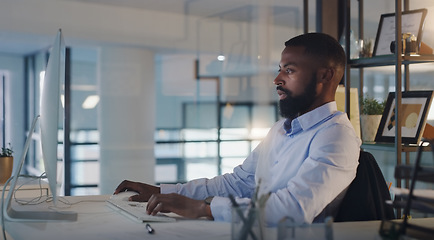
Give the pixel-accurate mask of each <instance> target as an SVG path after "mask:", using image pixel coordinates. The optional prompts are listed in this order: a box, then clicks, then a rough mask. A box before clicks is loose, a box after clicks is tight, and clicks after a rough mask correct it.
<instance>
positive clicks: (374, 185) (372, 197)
mask: <svg viewBox="0 0 434 240" xmlns="http://www.w3.org/2000/svg"><path fill="white" fill-rule="evenodd" d="M386 200H390V193H389V188H388V187H387V184H386V181H385V180H384V176H383V174H382V173H381V170H380V167H378V164H377V161H376V160H375V158H374V156H373V155H372V154H371V153H369V152H365V151H360V157H359V166H358V167H357V174H356V178H355V179H354V180H353V182H352V183H351V184H350V186H349V187H348V190H347V192H346V194H345V197H344V198H343V200H342V202H341V205H340V207H339V210H338V213H337V215H336V216H335V222H347V221H370V220H390V219H394V218H395V213H394V211H393V207H392V206H391V205H388V204H386V203H385V201H386Z"/></svg>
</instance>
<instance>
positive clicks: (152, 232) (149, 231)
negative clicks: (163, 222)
mask: <svg viewBox="0 0 434 240" xmlns="http://www.w3.org/2000/svg"><path fill="white" fill-rule="evenodd" d="M146 230H148V233H149V234H154V232H155V231H154V229H153V228H152V227H151V225H150V224H149V223H146Z"/></svg>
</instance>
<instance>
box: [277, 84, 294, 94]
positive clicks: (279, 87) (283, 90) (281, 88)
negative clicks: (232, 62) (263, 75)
mask: <svg viewBox="0 0 434 240" xmlns="http://www.w3.org/2000/svg"><path fill="white" fill-rule="evenodd" d="M276 90H280V91H282V92H284V93H285V94H286V95H288V96H291V92H290V91H288V90H287V89H284V88H283V87H282V86H280V85H279V86H277V87H276Z"/></svg>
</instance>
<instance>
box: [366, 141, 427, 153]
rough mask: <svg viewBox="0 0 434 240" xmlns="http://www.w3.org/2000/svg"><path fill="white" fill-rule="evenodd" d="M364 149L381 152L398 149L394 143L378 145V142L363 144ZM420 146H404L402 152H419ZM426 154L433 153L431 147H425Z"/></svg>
mask: <svg viewBox="0 0 434 240" xmlns="http://www.w3.org/2000/svg"><path fill="white" fill-rule="evenodd" d="M360 147H361V148H362V149H367V150H380V151H389V152H394V151H396V147H395V144H394V143H377V142H363V143H362V146H360ZM417 148H418V145H416V144H410V145H408V144H406V145H404V144H403V145H402V147H401V151H402V152H417ZM423 151H424V152H429V151H431V147H430V146H424V147H423Z"/></svg>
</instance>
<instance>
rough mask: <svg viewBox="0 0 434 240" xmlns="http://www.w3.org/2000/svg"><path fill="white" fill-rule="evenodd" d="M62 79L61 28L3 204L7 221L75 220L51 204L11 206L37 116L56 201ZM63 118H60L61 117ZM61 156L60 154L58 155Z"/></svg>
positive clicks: (49, 179) (50, 184)
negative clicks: (37, 107)
mask: <svg viewBox="0 0 434 240" xmlns="http://www.w3.org/2000/svg"><path fill="white" fill-rule="evenodd" d="M64 79H65V45H64V42H63V37H62V31H61V30H59V32H58V34H57V36H56V39H55V41H54V44H53V47H52V50H51V53H50V56H49V59H48V64H47V69H46V71H45V77H44V82H43V83H42V91H41V102H40V104H41V106H40V111H41V112H40V115H38V116H36V117H35V119H34V120H33V123H32V126H31V127H30V130H29V135H28V137H27V140H26V143H25V145H24V150H23V153H22V155H21V158H20V162H19V163H18V165H17V168H16V169H15V171H14V173H13V177H12V180H11V185H10V191H9V192H8V196H7V199H6V204H2V206H3V209H2V210H3V211H2V213H3V214H4V216H5V219H6V220H9V221H62V220H66V221H76V220H77V213H75V212H65V211H53V210H52V209H51V208H50V207H48V208H47V209H42V210H38V211H32V210H20V209H18V208H17V209H15V208H13V207H12V200H13V197H12V196H13V195H14V190H15V187H16V183H17V180H18V177H19V175H20V172H21V169H22V167H23V165H24V160H25V156H26V154H27V151H28V148H29V145H30V142H31V138H32V134H33V132H34V129H35V125H36V122H37V120H38V118H40V119H39V124H40V130H41V147H42V158H43V160H44V167H45V172H46V175H47V178H48V183H49V186H50V190H51V193H52V196H53V203H54V204H55V203H56V200H57V195H58V187H57V185H58V181H57V170H58V169H57V164H58V151H57V146H58V130H59V125H61V126H62V125H63V121H61V120H60V121H59V119H61V116H63V114H62V113H63V109H61V106H62V105H61V101H60V96H61V94H60V93H61V88H62V87H63V84H64ZM62 118H63V117H62ZM60 155H62V156H63V154H60Z"/></svg>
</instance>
